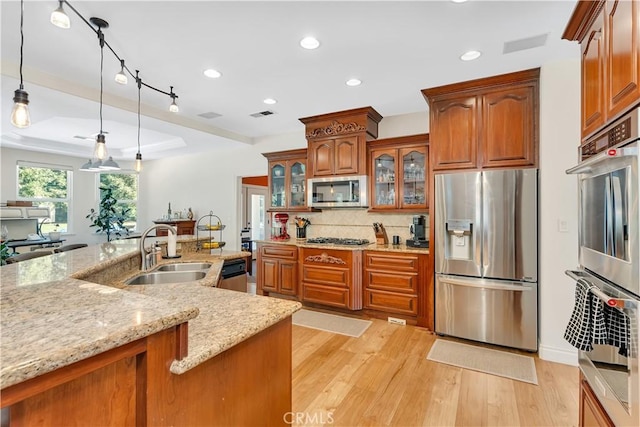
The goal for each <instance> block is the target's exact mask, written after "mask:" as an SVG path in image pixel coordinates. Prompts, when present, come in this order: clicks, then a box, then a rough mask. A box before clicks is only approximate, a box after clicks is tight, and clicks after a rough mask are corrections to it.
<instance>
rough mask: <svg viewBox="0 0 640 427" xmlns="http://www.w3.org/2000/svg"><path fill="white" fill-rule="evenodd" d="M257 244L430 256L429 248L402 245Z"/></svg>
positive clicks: (269, 241)
mask: <svg viewBox="0 0 640 427" xmlns="http://www.w3.org/2000/svg"><path fill="white" fill-rule="evenodd" d="M255 242H256V243H262V244H269V245H271V244H273V245H293V246H297V247H300V248H318V249H331V250H347V251H385V252H405V253H418V254H427V255H428V254H429V249H428V248H412V247H408V246H407V245H406V244H404V243H402V244H400V245H392V244H390V243H389V244H387V245H378V244H376V243H375V242H373V243H370V244H368V245H332V244H326V243H322V244H320V243H307V242H306V240H303V239H289V240H255Z"/></svg>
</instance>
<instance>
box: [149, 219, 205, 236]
mask: <svg viewBox="0 0 640 427" xmlns="http://www.w3.org/2000/svg"><path fill="white" fill-rule="evenodd" d="M153 222H154V224H166V225H170V226H172V227H175V228H176V231H177V232H178V235H179V236H181V235H184V234H186V235H193V234H194V228H195V225H196V222H195V221H190V220H180V221H169V220H167V221H153ZM168 234H169V230H167V229H164V228H158V229H156V236H166V235H168Z"/></svg>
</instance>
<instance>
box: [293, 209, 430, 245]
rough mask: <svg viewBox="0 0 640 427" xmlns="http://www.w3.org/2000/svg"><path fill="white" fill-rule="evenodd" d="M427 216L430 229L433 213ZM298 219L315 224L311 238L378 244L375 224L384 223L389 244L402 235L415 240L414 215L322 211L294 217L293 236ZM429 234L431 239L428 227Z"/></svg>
mask: <svg viewBox="0 0 640 427" xmlns="http://www.w3.org/2000/svg"><path fill="white" fill-rule="evenodd" d="M424 215H425V218H426V223H427V227H428V224H429V214H427V213H425V214H424ZM295 216H299V217H303V218H307V219H309V221H311V225H309V226H308V227H307V238H310V237H344V238H352V239H367V240H369V241H375V239H376V235H375V233H374V231H373V223H374V222H380V223H382V225H383V226H384V228H385V230H386V231H387V238H388V239H389V242H390V241H391V236H394V235H396V236H400V240H401V241H404V240H406V239H409V238H411V233H410V231H409V226H410V225H411V224H412V223H413V214H391V213H388V214H380V213H369V212H367V211H366V209H346V208H345V209H327V210H323V211H322V212H309V213H299V214H297V215H296V214H290V216H289V218H290V219H289V234H291V235H292V236H295V228H296V226H295V222H294V219H293V218H294V217H295ZM426 233H427V236H428V235H429V230H428V228H427V230H426Z"/></svg>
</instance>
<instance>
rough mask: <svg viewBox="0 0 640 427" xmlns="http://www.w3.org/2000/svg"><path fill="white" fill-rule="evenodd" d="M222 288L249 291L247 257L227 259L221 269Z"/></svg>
mask: <svg viewBox="0 0 640 427" xmlns="http://www.w3.org/2000/svg"><path fill="white" fill-rule="evenodd" d="M218 287H219V288H221V289H230V290H232V291H239V292H247V261H246V260H245V258H237V259H230V260H226V261H225V262H224V264H223V265H222V270H221V271H220V283H218Z"/></svg>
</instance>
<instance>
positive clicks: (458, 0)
mask: <svg viewBox="0 0 640 427" xmlns="http://www.w3.org/2000/svg"><path fill="white" fill-rule="evenodd" d="M466 1H467V0H451V2H453V3H465V2H466Z"/></svg>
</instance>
